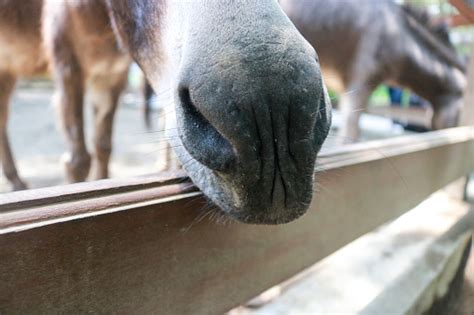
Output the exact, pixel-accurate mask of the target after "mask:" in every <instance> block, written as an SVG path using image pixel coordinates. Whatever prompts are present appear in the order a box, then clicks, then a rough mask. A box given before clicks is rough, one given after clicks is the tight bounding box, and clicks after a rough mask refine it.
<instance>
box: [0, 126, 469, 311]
mask: <svg viewBox="0 0 474 315" xmlns="http://www.w3.org/2000/svg"><path fill="white" fill-rule="evenodd" d="M472 156H474V127H461V128H455V129H450V130H444V131H439V132H433V133H427V134H422V135H415V136H407V137H401V138H396V139H390V140H384V141H375V142H370V143H365V144H355V145H351V146H347V147H342V148H339V149H331V150H326V151H325V152H324V153H323V154H322V155H321V157H320V159H319V165H318V171H317V174H316V178H317V182H318V185H317V192H316V195H315V198H314V201H313V203H312V205H311V209H310V210H309V212H308V214H307V215H305V216H304V217H303V218H301V219H300V220H298V221H296V222H294V223H291V224H287V225H283V226H273V227H266V226H250V225H243V224H239V223H235V222H226V223H223V222H220V223H219V222H215V221H214V220H208V219H206V218H204V219H202V220H201V215H202V208H203V207H205V205H206V201H205V200H204V198H203V197H202V196H201V194H200V193H199V192H198V191H196V189H195V188H194V187H192V185H191V184H190V183H189V182H188V181H187V179H186V178H185V177H184V175H182V174H174V175H168V176H166V175H164V176H156V177H153V176H151V177H144V178H137V179H131V180H128V181H103V182H99V183H86V184H79V185H72V186H65V187H59V188H54V189H47V190H36V191H26V192H21V193H12V194H7V195H2V196H0V313H1V314H12V313H32V312H34V313H74V314H77V313H86V312H91V313H122V314H128V313H140V314H146V313H154V314H156V313H159V314H218V313H222V312H225V311H227V310H229V309H231V308H233V307H234V306H236V305H239V304H240V303H242V302H245V301H246V300H248V299H249V298H251V297H253V296H255V295H257V294H258V293H260V292H262V291H264V290H265V289H267V288H269V287H271V286H273V285H276V284H278V283H280V282H282V281H283V280H285V279H287V278H289V277H291V276H293V275H295V274H296V273H298V272H299V271H301V270H303V269H305V268H307V267H309V266H311V265H312V264H314V263H315V262H317V261H318V260H320V259H322V258H324V257H325V256H327V255H329V254H330V253H333V252H334V251H336V250H337V249H339V248H341V247H342V246H344V245H345V244H347V243H349V242H351V241H353V240H354V239H356V238H358V237H359V236H361V235H363V234H365V233H367V232H369V231H371V230H373V229H374V228H376V227H377V226H379V225H381V224H383V223H385V222H387V221H389V220H392V219H394V218H396V217H398V216H400V215H401V214H402V213H404V212H406V211H408V210H409V209H411V208H412V207H414V206H415V205H417V204H418V203H419V202H421V201H422V200H423V199H424V198H426V197H427V196H428V195H429V194H431V193H432V192H434V191H436V190H438V189H440V188H442V187H444V186H445V185H447V184H448V183H450V182H452V181H453V180H456V179H457V178H460V177H462V176H463V175H465V174H467V173H469V172H471V171H474V159H472V158H471V157H472Z"/></svg>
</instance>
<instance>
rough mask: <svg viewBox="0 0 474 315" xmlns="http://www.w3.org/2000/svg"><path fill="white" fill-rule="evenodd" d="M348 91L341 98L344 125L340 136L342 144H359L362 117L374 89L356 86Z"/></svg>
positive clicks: (342, 122)
mask: <svg viewBox="0 0 474 315" xmlns="http://www.w3.org/2000/svg"><path fill="white" fill-rule="evenodd" d="M347 91H348V92H346V93H344V95H343V96H342V97H341V101H340V105H339V106H340V111H341V116H342V121H341V124H342V125H341V128H340V130H339V134H338V142H339V143H340V144H343V143H352V142H357V140H358V139H359V136H360V130H359V120H360V116H361V114H362V112H363V111H365V109H366V108H367V105H368V104H367V103H368V101H369V97H370V93H372V88H371V85H369V84H365V85H361V84H357V85H355V84H354V85H352V86H350V88H349V89H348V90H347Z"/></svg>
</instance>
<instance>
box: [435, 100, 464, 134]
mask: <svg viewBox="0 0 474 315" xmlns="http://www.w3.org/2000/svg"><path fill="white" fill-rule="evenodd" d="M460 113H461V108H460V105H459V104H458V103H455V104H448V105H446V106H439V107H437V108H434V109H433V118H432V120H431V127H432V128H433V129H435V130H439V129H444V128H452V127H456V126H458V125H459V117H460Z"/></svg>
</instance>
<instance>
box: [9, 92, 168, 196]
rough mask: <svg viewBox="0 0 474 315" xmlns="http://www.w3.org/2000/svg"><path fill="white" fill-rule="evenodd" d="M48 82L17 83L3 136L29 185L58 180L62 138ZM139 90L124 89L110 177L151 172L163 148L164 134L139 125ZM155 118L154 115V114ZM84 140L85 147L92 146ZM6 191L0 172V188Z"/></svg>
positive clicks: (89, 116) (88, 120)
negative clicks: (6, 135) (20, 85)
mask: <svg viewBox="0 0 474 315" xmlns="http://www.w3.org/2000/svg"><path fill="white" fill-rule="evenodd" d="M52 95H53V90H52V87H50V86H49V85H46V86H40V87H35V88H32V87H27V88H18V89H17V91H16V93H15V94H14V97H13V99H12V102H11V107H10V108H11V110H10V117H9V126H8V128H9V135H10V142H11V145H12V150H13V152H14V155H15V158H16V160H17V168H18V171H19V173H20V174H21V176H22V178H24V179H25V180H26V181H27V183H28V184H29V187H30V188H39V187H48V186H53V185H61V184H63V183H64V179H63V177H64V176H63V170H62V166H61V163H60V160H61V156H62V154H63V153H64V151H65V148H66V147H65V141H64V139H63V137H62V133H61V132H60V128H59V124H58V119H57V113H56V110H55V109H54V108H53V106H51V98H52ZM141 104H142V98H141V95H139V94H137V93H133V92H128V93H125V94H124V95H123V97H122V101H121V104H120V106H119V109H118V111H117V116H116V120H115V122H116V123H115V126H114V138H113V157H112V164H111V176H112V177H115V178H117V177H128V176H134V175H142V174H147V173H152V172H155V171H156V169H157V166H156V164H157V162H158V161H157V157H158V156H159V153H160V151H161V150H162V149H163V148H164V147H165V143H164V140H165V139H164V135H163V133H162V132H159V131H157V130H151V131H149V130H147V129H146V128H145V124H144V119H143V114H142V111H141ZM154 118H155V120H157V118H158V117H157V114H155V117H154ZM91 120H92V114H91V111H90V108H89V106H86V127H87V129H86V134H87V139H88V140H91V138H92V121H91ZM88 143H89V148H92V146H91V145H90V144H91V143H90V141H88ZM9 190H10V186H9V184H8V183H7V182H6V180H5V178H4V177H3V174H2V175H1V176H0V192H7V191H9Z"/></svg>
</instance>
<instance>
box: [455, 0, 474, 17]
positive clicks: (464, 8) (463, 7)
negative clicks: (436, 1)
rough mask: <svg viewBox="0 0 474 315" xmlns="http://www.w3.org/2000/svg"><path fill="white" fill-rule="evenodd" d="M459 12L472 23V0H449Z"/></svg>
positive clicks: (473, 11)
mask: <svg viewBox="0 0 474 315" xmlns="http://www.w3.org/2000/svg"><path fill="white" fill-rule="evenodd" d="M449 2H450V3H451V4H452V5H453V6H454V7H455V8H456V9H458V11H459V13H461V14H462V15H464V16H465V17H466V18H467V19H468V20H470V21H471V22H473V23H474V4H473V2H472V0H450V1H449Z"/></svg>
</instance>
